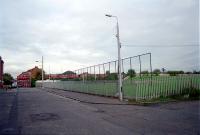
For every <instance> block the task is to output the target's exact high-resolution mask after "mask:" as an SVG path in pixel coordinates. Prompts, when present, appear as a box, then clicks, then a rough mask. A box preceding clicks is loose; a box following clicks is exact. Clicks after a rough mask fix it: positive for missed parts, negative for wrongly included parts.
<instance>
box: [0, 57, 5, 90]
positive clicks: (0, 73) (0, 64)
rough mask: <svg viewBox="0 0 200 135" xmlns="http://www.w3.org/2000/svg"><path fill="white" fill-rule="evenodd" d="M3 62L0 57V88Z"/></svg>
mask: <svg viewBox="0 0 200 135" xmlns="http://www.w3.org/2000/svg"><path fill="white" fill-rule="evenodd" d="M3 64H4V62H3V60H2V58H1V56H0V88H3Z"/></svg>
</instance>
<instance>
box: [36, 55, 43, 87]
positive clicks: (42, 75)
mask: <svg viewBox="0 0 200 135" xmlns="http://www.w3.org/2000/svg"><path fill="white" fill-rule="evenodd" d="M35 62H39V61H35ZM43 83H44V70H43V56H42V88H44V87H43Z"/></svg>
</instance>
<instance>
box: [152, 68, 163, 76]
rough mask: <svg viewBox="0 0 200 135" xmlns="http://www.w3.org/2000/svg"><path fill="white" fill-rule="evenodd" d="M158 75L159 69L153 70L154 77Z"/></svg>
mask: <svg viewBox="0 0 200 135" xmlns="http://www.w3.org/2000/svg"><path fill="white" fill-rule="evenodd" d="M160 73H161V71H160V69H154V70H153V74H155V75H156V76H158V75H159V74H160Z"/></svg>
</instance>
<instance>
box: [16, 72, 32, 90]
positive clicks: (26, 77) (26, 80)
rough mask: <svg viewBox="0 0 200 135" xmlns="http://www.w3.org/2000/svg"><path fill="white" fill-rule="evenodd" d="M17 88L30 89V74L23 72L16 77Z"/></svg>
mask: <svg viewBox="0 0 200 135" xmlns="http://www.w3.org/2000/svg"><path fill="white" fill-rule="evenodd" d="M17 85H18V87H31V73H30V72H23V73H21V74H20V75H18V76H17Z"/></svg>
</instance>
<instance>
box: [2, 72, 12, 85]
mask: <svg viewBox="0 0 200 135" xmlns="http://www.w3.org/2000/svg"><path fill="white" fill-rule="evenodd" d="M3 82H4V85H11V84H12V83H13V77H12V75H11V74H9V73H4V74H3Z"/></svg>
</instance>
